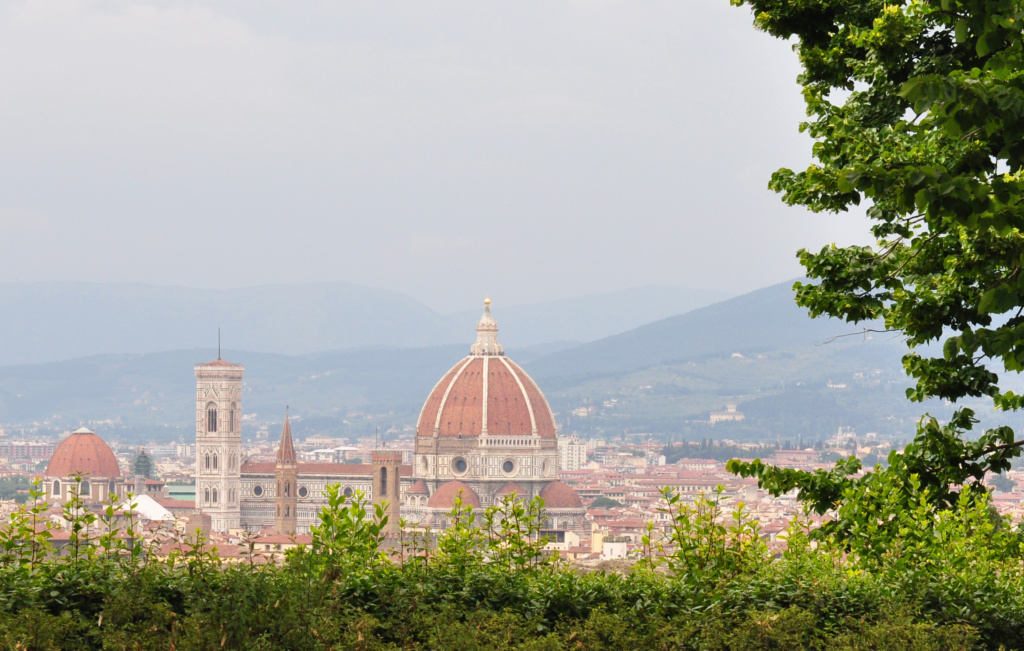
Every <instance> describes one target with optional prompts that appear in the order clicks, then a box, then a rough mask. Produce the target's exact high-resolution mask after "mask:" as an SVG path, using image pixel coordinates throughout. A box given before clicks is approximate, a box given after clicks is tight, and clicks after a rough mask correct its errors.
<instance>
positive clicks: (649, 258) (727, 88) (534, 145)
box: [0, 0, 864, 310]
mask: <svg viewBox="0 0 1024 651" xmlns="http://www.w3.org/2000/svg"><path fill="white" fill-rule="evenodd" d="M750 23H751V19H750V14H749V11H748V10H747V9H736V8H734V7H730V6H729V2H728V0H685V1H682V2H680V1H679V0H665V1H644V0H628V1H622V2H617V1H614V0H593V1H586V0H576V1H565V0H523V1H517V2H501V3H498V2H479V1H475V2H473V1H464V2H446V1H434V0H414V1H409V2H396V1H388V0H381V1H375V2H369V1H365V2H340V1H339V2H327V1H319V2H269V1H265V0H225V1H222V2H172V1H166V2H141V1H138V2H137V1H133V0H125V1H121V2H94V1H89V0H28V1H24V2H18V1H15V2H5V3H3V4H2V5H0V88H3V91H2V94H0V125H3V126H2V127H0V282H8V281H15V280H22V281H24V280H51V279H58V280H60V279H76V280H95V281H138V282H146V283H156V284H175V285H186V286H193V287H211V288H227V287H238V286H244V285H253V284H261V283H268V282H304V281H350V282H356V283H363V284H368V285H375V286H380V287H387V288H392V289H399V290H402V291H405V292H407V293H409V294H410V295H412V296H413V297H415V298H417V299H419V300H421V301H423V302H425V303H426V304H428V305H430V306H431V307H433V308H435V309H439V310H454V309H465V308H466V307H474V306H476V305H477V304H478V303H479V299H480V296H481V295H482V294H483V293H484V292H490V293H491V294H492V295H494V296H500V297H501V299H502V300H503V301H504V302H505V303H507V304H511V303H524V302H533V301H538V300H549V299H557V298H560V297H565V296H574V295H580V294H586V293H591V292H597V291H607V290H615V289H622V288H626V287H631V286H636V285H644V284H671V285H681V286H691V287H705V288H717V289H722V290H727V291H731V292H739V291H744V290H748V289H753V288H756V287H762V286H765V285H768V284H770V283H773V282H777V281H781V280H784V279H786V278H789V277H793V276H795V275H797V274H798V273H799V267H798V266H797V264H796V262H795V259H794V251H795V250H796V249H797V248H798V247H800V246H811V247H818V246H821V245H822V244H825V243H827V242H830V241H839V242H845V241H850V240H851V239H852V238H856V239H858V241H864V235H863V233H862V231H864V224H863V221H862V219H861V218H854V217H849V216H847V217H833V216H828V215H824V216H809V215H805V214H803V213H801V212H800V211H798V210H795V209H791V208H787V207H785V206H783V205H782V204H781V203H780V202H779V200H778V198H777V197H776V196H775V195H773V194H772V193H770V192H768V191H767V190H766V189H765V186H766V183H767V181H768V177H769V175H770V173H771V172H772V170H774V169H775V168H777V167H779V166H782V165H788V166H797V167H799V166H802V165H803V164H805V163H806V161H807V160H808V158H807V157H808V148H809V143H808V142H807V141H806V140H805V139H804V138H803V136H801V135H800V134H798V133H797V123H798V121H799V120H800V119H801V118H802V117H803V107H802V104H801V100H800V95H799V89H798V87H797V86H796V84H795V77H796V75H797V72H798V68H797V63H796V57H795V55H794V54H793V53H792V52H791V51H790V49H789V46H788V45H787V44H785V43H782V42H779V41H774V40H772V39H770V38H768V37H767V36H765V35H763V34H760V33H758V32H756V31H754V29H753V28H752V27H751V26H750Z"/></svg>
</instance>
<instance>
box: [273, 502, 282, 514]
mask: <svg viewBox="0 0 1024 651" xmlns="http://www.w3.org/2000/svg"><path fill="white" fill-rule="evenodd" d="M274 515H276V516H277V517H281V505H280V504H278V505H277V509H276V513H275V514H274Z"/></svg>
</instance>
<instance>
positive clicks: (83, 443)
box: [46, 427, 121, 477]
mask: <svg viewBox="0 0 1024 651" xmlns="http://www.w3.org/2000/svg"><path fill="white" fill-rule="evenodd" d="M75 474H81V475H83V476H89V477H120V476H121V468H120V467H119V466H118V465H117V459H116V458H115V457H114V453H113V452H111V451H110V447H109V446H107V444H106V443H104V442H103V439H101V438H100V437H98V436H96V434H95V433H94V432H93V431H91V430H88V429H86V428H84V427H83V428H82V429H79V430H75V432H74V433H73V434H72V435H71V436H69V437H67V438H66V439H64V440H63V441H61V444H60V445H58V446H57V449H56V450H55V451H54V453H53V456H52V457H50V464H49V465H48V466H47V467H46V475H47V476H48V477H70V476H72V475H75Z"/></svg>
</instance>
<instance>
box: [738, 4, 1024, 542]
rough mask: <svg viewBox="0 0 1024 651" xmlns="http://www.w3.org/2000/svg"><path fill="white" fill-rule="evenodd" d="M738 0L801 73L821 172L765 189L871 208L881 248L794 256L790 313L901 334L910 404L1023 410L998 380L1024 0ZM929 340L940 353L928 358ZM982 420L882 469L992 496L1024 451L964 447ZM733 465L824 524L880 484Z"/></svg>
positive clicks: (1023, 216) (1019, 277)
mask: <svg viewBox="0 0 1024 651" xmlns="http://www.w3.org/2000/svg"><path fill="white" fill-rule="evenodd" d="M731 2H732V4H734V5H749V6H750V7H751V8H752V9H753V12H754V22H755V25H756V26H757V27H758V28H759V29H761V30H764V31H765V32H767V33H769V34H771V35H773V36H776V37H779V38H781V39H786V40H791V41H792V42H793V43H794V49H795V51H796V52H797V53H798V55H799V57H800V62H801V64H802V66H803V73H802V74H801V75H800V77H799V82H800V84H801V85H802V86H803V95H804V99H805V101H806V105H807V115H808V119H807V121H806V122H804V123H802V124H801V125H800V128H801V130H802V131H805V132H807V133H808V134H809V135H810V136H811V137H812V138H813V140H814V145H813V155H814V162H813V164H812V165H811V166H810V167H808V168H807V169H805V170H803V171H798V172H794V171H792V170H788V169H781V170H779V171H778V172H776V173H775V174H774V175H773V176H772V179H771V182H770V184H769V187H770V188H772V189H773V190H775V191H776V192H779V193H780V194H781V195H782V198H783V200H784V201H786V202H787V203H789V204H791V205H801V206H805V207H807V208H809V209H810V210H812V211H816V212H842V211H846V210H848V209H849V208H851V207H852V206H856V205H859V204H861V203H862V202H864V203H865V204H866V206H867V215H868V217H869V219H870V220H871V224H872V226H871V231H872V233H873V235H874V237H875V238H876V240H877V242H878V245H877V246H875V247H862V246H847V247H840V246H835V245H832V246H829V247H826V248H824V249H822V250H820V251H818V252H816V253H815V252H810V251H805V250H804V251H800V253H799V256H800V261H801V263H802V264H803V266H804V267H805V269H806V274H807V276H808V278H809V279H810V281H809V282H806V283H797V284H796V287H795V289H796V298H797V303H798V304H800V305H801V306H804V307H806V308H808V310H809V311H810V313H811V315H812V316H819V315H829V316H833V317H839V318H842V319H845V320H846V321H849V322H851V323H868V324H874V323H878V322H881V323H884V327H885V329H887V330H892V331H898V332H900V333H902V334H903V336H904V337H905V338H906V341H907V344H908V345H909V347H910V352H909V353H908V354H907V355H905V356H904V358H903V363H904V366H905V367H906V370H907V373H908V374H909V375H910V376H911V377H913V378H914V380H915V383H914V385H913V386H912V387H911V388H910V389H908V391H907V396H908V398H909V399H911V400H915V401H921V400H924V399H926V398H931V397H937V398H942V399H946V400H949V401H951V402H954V403H955V402H957V401H959V400H961V399H963V398H965V397H968V396H970V397H988V398H990V399H991V400H992V402H993V405H994V406H995V407H996V408H997V409H1003V410H1015V409H1019V408H1020V407H1021V406H1024V395H1020V394H1017V393H1014V392H1013V391H1010V390H1007V389H1006V388H1004V387H1002V386H1000V376H999V375H998V374H999V373H1004V372H1009V373H1018V372H1020V371H1021V370H1022V369H1024V274H1022V273H1021V268H1022V266H1024V235H1022V233H1021V228H1022V226H1024V205H1022V203H1021V200H1022V198H1024V176H1022V174H1024V172H1022V166H1024V75H1022V62H1024V59H1022V57H1024V39H1022V30H1024V1H1022V0H910V1H907V0H887V1H882V0H797V1H794V0H731ZM869 327H875V326H874V325H869ZM939 342H941V344H942V346H941V351H942V354H941V355H928V354H923V353H922V352H921V350H922V347H923V346H924V345H925V344H930V343H939ZM975 422H976V420H975V419H974V413H973V412H972V411H971V410H970V409H966V408H961V409H959V410H958V411H957V412H956V414H955V416H954V417H953V418H952V419H951V421H950V422H949V423H947V424H941V423H939V422H937V421H936V420H934V419H925V420H923V421H922V423H921V425H920V426H919V429H918V433H917V436H916V438H915V440H914V441H913V442H912V443H911V444H910V445H909V446H908V447H907V448H906V450H905V451H904V452H903V453H902V454H897V453H894V454H893V455H891V456H890V467H889V469H887V470H886V471H885V472H886V473H890V476H892V475H896V476H898V477H900V478H902V480H906V479H908V478H909V477H910V476H911V475H916V476H917V477H918V478H919V480H920V488H921V490H922V491H923V492H924V493H926V494H927V495H929V499H934V500H936V501H938V502H940V503H943V504H946V505H952V504H953V503H954V502H955V500H956V499H957V498H956V493H957V492H958V491H959V490H960V489H961V486H963V487H966V488H967V489H968V490H969V491H975V492H980V491H983V490H985V489H984V487H983V485H982V484H981V479H982V478H983V477H984V475H985V473H986V472H1001V471H1003V470H1006V469H1007V468H1008V467H1009V464H1010V460H1011V458H1013V457H1015V456H1017V455H1019V454H1020V446H1021V445H1022V443H1024V442H1022V441H1018V440H1017V439H1016V438H1015V436H1014V433H1013V431H1012V430H1011V429H1010V428H1009V427H998V428H995V429H992V430H988V431H986V432H984V433H983V434H981V435H980V436H979V437H977V439H976V440H969V439H970V438H971V437H969V436H965V434H966V432H967V431H968V430H970V429H971V428H972V426H973V425H974V423H975ZM730 468H731V469H732V470H734V471H736V472H738V473H740V474H742V475H744V476H748V475H755V476H757V477H758V478H759V480H760V481H761V483H762V485H763V486H765V487H767V488H769V489H771V490H772V491H774V492H782V491H786V490H791V489H792V488H799V489H800V492H801V497H802V498H803V499H805V500H806V501H808V502H810V503H812V504H813V505H814V507H815V509H816V510H818V511H819V512H824V511H825V510H828V509H830V508H833V507H834V506H835V505H836V504H839V503H841V502H842V501H843V500H844V499H850V497H851V496H853V495H855V494H856V493H857V492H858V490H859V488H863V487H865V486H866V483H867V482H869V481H876V480H877V479H878V478H859V479H855V478H853V476H854V473H856V472H858V471H859V470H860V463H859V462H858V461H856V460H855V459H849V460H844V461H842V462H840V463H838V464H837V466H836V467H835V468H834V469H833V470H831V471H828V472H825V471H821V472H817V473H799V472H795V471H787V470H783V469H778V468H770V467H767V466H764V465H763V464H760V463H758V462H755V463H752V464H742V463H737V462H733V463H731V465H730ZM908 485H910V484H908ZM848 491H852V492H848ZM838 526H839V527H842V526H843V525H842V523H840V524H839V525H838Z"/></svg>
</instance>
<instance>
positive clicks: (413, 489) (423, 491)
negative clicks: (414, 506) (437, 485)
mask: <svg viewBox="0 0 1024 651" xmlns="http://www.w3.org/2000/svg"><path fill="white" fill-rule="evenodd" d="M405 492H406V493H408V494H409V495H429V494H430V491H429V490H427V482H425V481H423V480H422V479H420V480H418V481H417V482H416V483H415V484H413V485H412V486H410V487H409V490H407V491H405Z"/></svg>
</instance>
